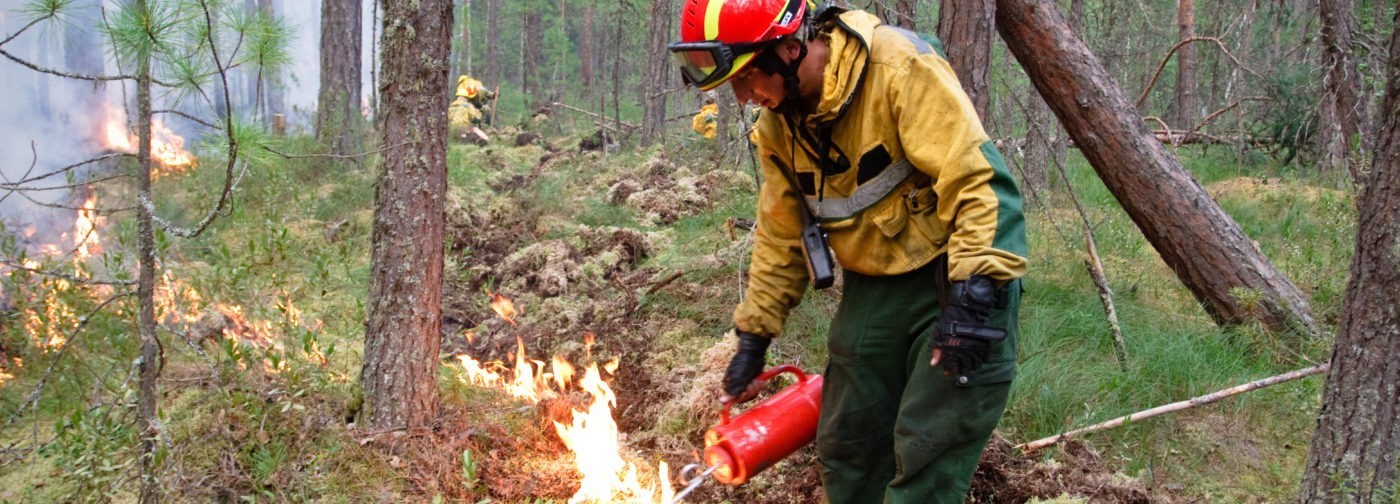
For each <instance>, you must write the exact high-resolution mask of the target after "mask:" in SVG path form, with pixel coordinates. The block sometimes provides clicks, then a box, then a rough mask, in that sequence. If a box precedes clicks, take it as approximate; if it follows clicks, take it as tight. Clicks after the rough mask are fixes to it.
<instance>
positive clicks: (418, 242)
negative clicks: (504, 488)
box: [360, 0, 452, 429]
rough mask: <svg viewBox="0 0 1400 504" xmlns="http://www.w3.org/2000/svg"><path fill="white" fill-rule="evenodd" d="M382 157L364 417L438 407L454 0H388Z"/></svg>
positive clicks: (400, 422)
mask: <svg viewBox="0 0 1400 504" xmlns="http://www.w3.org/2000/svg"><path fill="white" fill-rule="evenodd" d="M383 29H384V39H383V43H382V47H383V50H384V58H383V60H384V72H383V79H384V81H383V84H382V99H383V100H384V101H383V103H382V110H381V111H382V113H383V114H384V120H383V123H382V124H383V126H382V127H383V145H385V152H384V167H383V169H382V170H380V173H379V178H378V181H377V183H376V184H375V187H376V190H375V206H374V227H373V231H372V238H371V239H372V250H371V263H370V269H371V271H370V285H369V307H368V311H369V320H368V322H367V323H366V331H365V360H364V365H363V367H362V368H361V372H360V386H361V387H362V388H363V390H364V410H363V411H362V412H361V414H360V416H361V418H362V420H363V425H365V426H366V427H369V428H372V429H386V428H413V427H420V426H423V425H426V424H427V423H428V422H429V421H431V420H432V419H433V418H435V417H436V415H437V407H438V395H437V370H438V350H439V346H440V344H441V341H440V338H441V337H442V336H441V334H440V332H439V331H440V330H441V326H442V318H441V315H442V268H443V266H442V263H443V227H444V225H445V224H444V222H445V218H444V214H443V211H444V210H443V209H444V203H443V202H444V199H445V197H446V191H447V104H448V100H447V99H446V97H445V96H444V95H443V93H442V92H441V88H442V85H443V83H445V82H448V80H447V78H448V75H447V70H448V65H449V58H450V55H451V36H452V35H451V34H452V2H451V0H387V1H385V2H384V28H383Z"/></svg>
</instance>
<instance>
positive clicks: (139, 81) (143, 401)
mask: <svg viewBox="0 0 1400 504" xmlns="http://www.w3.org/2000/svg"><path fill="white" fill-rule="evenodd" d="M135 8H136V11H137V12H139V13H140V15H142V16H145V17H147V18H149V17H150V16H152V15H153V13H152V12H151V9H150V7H149V6H147V5H146V0H136V4H135ZM135 73H136V135H137V136H136V138H137V147H136V160H137V165H138V167H137V172H136V197H137V199H139V200H140V201H145V202H149V201H154V199H153V198H152V197H151V182H152V178H151V60H150V55H149V54H148V55H146V56H145V57H144V58H140V59H138V60H137V61H136V68H135ZM136 207H137V208H136V234H137V248H138V249H139V251H138V252H137V253H138V254H139V255H140V257H139V259H138V260H137V272H136V302H137V305H138V306H137V314H136V332H137V333H138V334H139V335H140V336H139V340H140V342H141V356H140V357H139V358H138V359H137V375H138V378H137V388H138V393H137V400H136V417H137V426H138V429H137V432H138V434H139V436H140V450H141V452H140V458H141V494H140V497H139V498H140V502H141V503H142V504H154V503H158V502H160V501H161V500H162V498H161V491H160V480H159V478H158V477H157V474H156V470H157V468H156V451H157V450H159V449H160V443H159V442H158V440H159V439H160V416H159V413H160V390H159V387H158V380H159V379H160V371H161V367H162V365H163V364H165V353H164V351H163V349H162V348H161V346H160V339H159V338H158V335H157V334H156V303H155V291H156V269H157V268H159V267H160V263H159V262H157V261H156V240H155V215H153V214H152V212H154V211H155V209H154V207H153V206H152V205H136Z"/></svg>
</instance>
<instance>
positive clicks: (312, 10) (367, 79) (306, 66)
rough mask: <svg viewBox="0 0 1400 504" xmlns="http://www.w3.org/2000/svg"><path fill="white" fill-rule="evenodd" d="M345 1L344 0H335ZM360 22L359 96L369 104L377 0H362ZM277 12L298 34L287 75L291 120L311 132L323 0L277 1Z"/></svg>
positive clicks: (319, 68) (318, 64)
mask: <svg viewBox="0 0 1400 504" xmlns="http://www.w3.org/2000/svg"><path fill="white" fill-rule="evenodd" d="M334 1H344V0H334ZM360 2H361V6H360V14H361V16H360V26H361V28H362V30H361V31H362V32H363V35H362V36H361V39H360V96H361V97H363V98H362V100H363V101H365V102H366V103H362V104H361V105H362V106H364V107H368V103H367V101H368V99H369V97H370V96H371V93H372V92H373V91H374V90H373V88H371V71H374V72H378V69H375V68H373V65H374V64H375V63H378V61H377V60H376V59H375V58H373V57H372V55H373V54H374V51H376V50H377V49H378V46H379V41H378V40H377V39H375V35H376V34H378V33H379V30H380V28H379V27H378V26H374V21H375V18H376V16H375V15H374V8H375V6H376V4H378V2H376V1H375V0H360ZM275 5H276V8H277V15H279V16H282V17H283V18H285V19H286V21H287V23H288V24H289V25H291V26H292V28H293V29H292V31H293V33H295V34H296V38H295V39H294V40H292V47H291V55H292V63H291V64H290V65H288V66H289V68H290V70H291V71H290V72H289V74H288V76H287V79H286V80H287V88H288V89H287V102H288V111H289V113H288V114H287V118H288V120H289V121H290V122H291V123H292V124H293V126H296V127H299V128H303V129H304V130H305V131H306V132H308V133H309V132H310V129H311V127H312V126H311V125H312V122H313V120H314V115H315V110H316V96H317V93H318V92H319V91H320V83H321V1H320V0H287V1H284V2H277V3H276V4H275Z"/></svg>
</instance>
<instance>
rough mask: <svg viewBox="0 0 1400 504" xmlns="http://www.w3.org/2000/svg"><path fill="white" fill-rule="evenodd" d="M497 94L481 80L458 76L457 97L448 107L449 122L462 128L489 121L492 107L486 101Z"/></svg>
mask: <svg viewBox="0 0 1400 504" xmlns="http://www.w3.org/2000/svg"><path fill="white" fill-rule="evenodd" d="M495 96H496V94H495V93H492V92H491V90H489V89H486V85H485V84H482V83H481V81H479V80H476V79H473V78H471V77H468V76H466V75H459V76H457V98H456V99H455V100H453V101H452V104H451V105H450V106H449V107H448V123H449V124H451V125H452V126H453V127H455V128H461V129H467V128H470V127H472V126H476V125H479V124H487V123H489V122H490V117H491V107H490V105H488V104H487V102H486V101H487V100H490V99H491V98H494V97H495Z"/></svg>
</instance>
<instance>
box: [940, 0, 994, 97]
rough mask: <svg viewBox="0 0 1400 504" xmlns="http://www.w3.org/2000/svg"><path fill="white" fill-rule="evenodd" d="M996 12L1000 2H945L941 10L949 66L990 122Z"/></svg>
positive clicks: (962, 0)
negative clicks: (990, 71) (990, 73)
mask: <svg viewBox="0 0 1400 504" xmlns="http://www.w3.org/2000/svg"><path fill="white" fill-rule="evenodd" d="M996 10H997V4H996V0H943V1H942V3H941V4H940V6H939V8H938V38H940V39H943V46H944V47H945V48H947V52H948V64H950V65H952V67H953V73H956V74H957V75H958V81H959V82H960V83H962V88H963V91H966V92H967V97H968V98H971V99H972V105H973V107H976V108H977V116H978V118H980V119H982V120H983V121H985V120H986V119H987V101H988V99H987V98H988V92H987V91H988V88H987V68H988V67H990V66H991V61H992V23H993V22H994V20H995V19H996Z"/></svg>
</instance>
